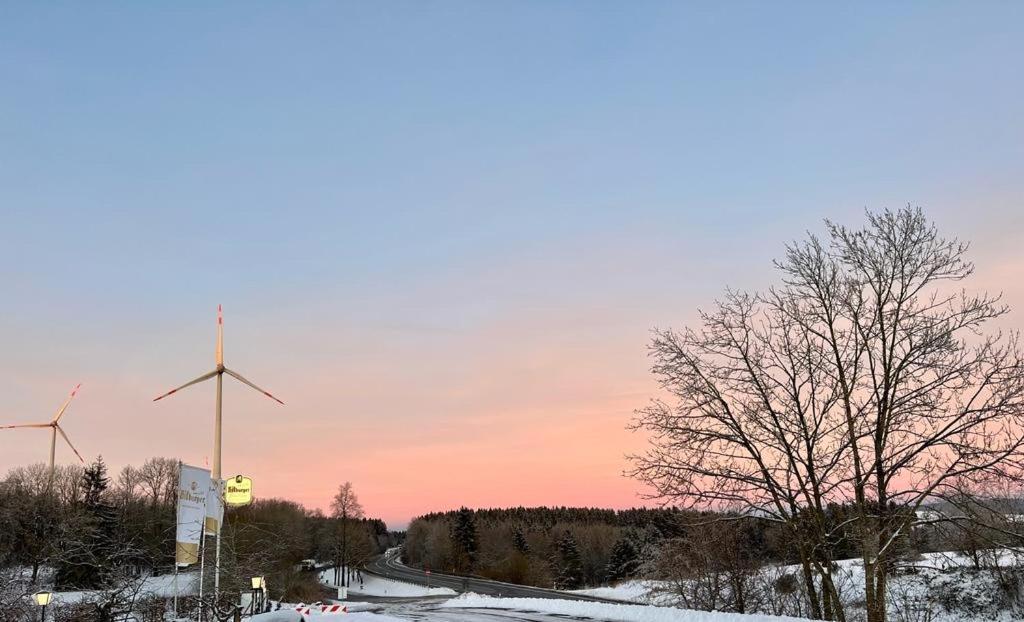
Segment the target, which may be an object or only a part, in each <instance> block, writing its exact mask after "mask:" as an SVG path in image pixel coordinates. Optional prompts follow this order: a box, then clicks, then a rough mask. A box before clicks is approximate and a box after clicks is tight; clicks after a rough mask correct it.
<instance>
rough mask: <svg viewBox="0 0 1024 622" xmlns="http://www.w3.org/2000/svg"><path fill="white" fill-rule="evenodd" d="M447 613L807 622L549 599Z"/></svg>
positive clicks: (473, 598)
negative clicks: (486, 611)
mask: <svg viewBox="0 0 1024 622" xmlns="http://www.w3.org/2000/svg"><path fill="white" fill-rule="evenodd" d="M441 607H445V608H451V609H519V610H522V609H525V610H527V611H535V612H537V613H548V614H554V615H562V616H574V617H583V618H593V619H596V620H608V621H610V622H807V621H806V620H805V619H802V618H788V617H781V616H769V615H757V614H739V613H722V612H717V611H692V610H688V609H674V608H672V607H655V606H653V605H614V604H610V603H594V602H586V601H578V600H556V599H549V598H494V597H492V596H482V595H480V594H472V593H470V594H463V595H462V596H460V597H458V598H453V599H451V600H449V601H447V602H444V603H442V604H441Z"/></svg>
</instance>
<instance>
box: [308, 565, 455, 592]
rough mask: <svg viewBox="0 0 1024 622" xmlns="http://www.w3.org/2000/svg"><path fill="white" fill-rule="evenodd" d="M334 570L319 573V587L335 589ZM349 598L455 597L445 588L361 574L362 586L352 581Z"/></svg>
mask: <svg viewBox="0 0 1024 622" xmlns="http://www.w3.org/2000/svg"><path fill="white" fill-rule="evenodd" d="M333 581H334V570H333V569H330V568H329V569H327V570H324V571H322V572H321V573H320V583H321V585H326V586H327V587H330V588H335V587H336V586H335V585H334V583H333ZM348 593H349V596H377V597H390V598H423V597H424V596H455V591H454V590H450V589H448V588H446V587H432V588H426V587H424V586H422V585H416V584H415V583H405V582H403V581H395V580H393V579H385V578H383V577H378V576H376V575H371V574H368V573H363V584H362V586H360V585H359V581H357V580H353V581H352V585H351V586H349V588H348Z"/></svg>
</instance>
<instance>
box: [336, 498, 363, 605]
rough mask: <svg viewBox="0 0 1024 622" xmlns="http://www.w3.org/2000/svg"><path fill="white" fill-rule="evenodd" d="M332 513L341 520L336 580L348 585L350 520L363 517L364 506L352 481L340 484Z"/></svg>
mask: <svg viewBox="0 0 1024 622" xmlns="http://www.w3.org/2000/svg"><path fill="white" fill-rule="evenodd" d="M331 515H332V516H333V517H334V518H336V519H338V520H339V525H338V541H337V546H336V549H335V567H334V577H335V579H334V582H335V584H336V585H348V582H349V578H348V564H349V561H350V560H351V558H352V555H351V551H350V550H349V548H350V547H349V538H348V535H349V521H350V520H360V519H362V518H363V516H364V513H363V506H362V504H360V503H359V498H358V497H356V491H355V488H353V487H352V482H345V483H344V484H342V485H341V486H338V493H337V494H336V495H334V499H333V500H332V501H331Z"/></svg>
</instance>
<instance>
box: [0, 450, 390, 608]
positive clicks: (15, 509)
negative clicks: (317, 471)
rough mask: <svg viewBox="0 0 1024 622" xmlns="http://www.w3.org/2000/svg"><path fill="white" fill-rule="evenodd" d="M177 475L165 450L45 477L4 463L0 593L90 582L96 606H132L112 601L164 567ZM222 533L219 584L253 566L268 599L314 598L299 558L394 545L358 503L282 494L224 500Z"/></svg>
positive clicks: (356, 558) (360, 557) (230, 586)
mask: <svg viewBox="0 0 1024 622" xmlns="http://www.w3.org/2000/svg"><path fill="white" fill-rule="evenodd" d="M177 478H178V461H177V460H173V459H169V458H151V459H149V460H147V461H146V462H145V463H144V464H142V465H141V466H131V465H129V466H125V467H124V468H123V469H121V470H120V471H119V472H118V473H117V474H116V475H114V476H111V475H110V474H109V473H108V472H107V467H106V465H105V464H104V462H103V460H102V458H99V459H97V460H96V461H95V462H93V463H91V464H89V465H88V466H85V467H79V466H59V467H57V468H56V469H55V471H54V474H53V479H52V484H51V480H50V474H49V469H48V467H46V466H45V465H42V464H36V465H31V466H27V467H18V468H15V469H12V470H11V471H10V472H9V473H8V474H7V475H6V477H4V478H3V479H2V480H0V575H4V577H6V580H5V581H0V583H3V585H0V587H4V588H5V590H0V591H4V594H3V595H0V598H8V599H17V598H18V597H19V596H21V594H20V592H25V593H31V591H34V590H35V589H36V586H37V585H41V584H45V585H46V586H47V587H48V588H51V589H56V590H59V591H67V590H97V593H98V594H99V598H100V599H101V600H102V599H103V598H107V599H108V600H109V601H110V602H97V603H91V604H90V605H93V606H94V609H96V611H100V610H101V609H102V608H103V607H106V608H107V609H118V608H120V609H125V608H131V607H133V606H136V604H135V603H131V602H119V601H124V600H125V598H126V597H127V596H126V595H125V594H124V587H125V586H126V585H131V584H132V580H133V579H137V578H139V577H145V576H151V575H158V574H164V573H168V572H172V570H173V555H174V540H175V530H176V503H177ZM349 486H350V485H349ZM325 496H326V495H325ZM221 535H222V546H221V568H222V572H221V587H222V590H223V592H224V594H225V595H226V596H225V598H226V600H231V599H233V602H237V600H238V597H237V595H238V593H239V592H241V591H247V590H248V589H249V587H248V585H249V578H250V577H252V576H256V575H262V576H266V578H267V585H268V588H269V590H270V593H271V595H272V597H274V598H284V599H286V600H291V601H296V602H298V601H302V600H307V601H309V600H316V599H318V598H319V597H320V596H319V594H320V589H319V587H318V586H317V583H316V581H315V578H314V576H313V575H312V574H311V573H308V572H305V573H304V572H302V571H301V570H300V569H299V564H300V562H301V561H302V560H304V559H310V558H312V559H319V560H325V561H327V560H338V559H342V558H344V559H346V560H347V562H348V563H349V564H350V565H352V566H357V565H359V564H361V563H363V562H365V561H366V560H367V559H369V558H370V557H372V556H374V555H376V554H378V553H380V552H381V551H383V550H384V549H385V548H386V547H388V546H391V545H392V544H393V536H392V535H391V534H389V533H388V531H387V526H386V525H385V524H384V522H383V521H381V520H378V519H368V518H363V516H362V513H361V512H358V513H356V515H354V516H353V515H351V514H349V515H347V516H345V517H344V518H343V517H342V516H340V515H339V516H333V515H325V514H324V513H323V512H321V511H319V510H309V509H306V508H304V507H303V506H301V505H299V504H298V503H295V502H292V501H286V500H282V499H258V500H256V501H254V502H253V503H252V504H251V505H248V506H245V507H241V508H230V509H228V510H227V512H226V515H225V520H224V525H223V528H222V532H221ZM212 540H213V539H212V538H209V539H208V543H207V546H208V549H212V544H211V543H212ZM211 554H212V553H211ZM4 577H0V578H4ZM15 579H17V580H15ZM136 583H137V582H136ZM211 606H212V604H211ZM75 615H77V616H80V618H79V619H91V618H95V619H105V618H106V617H108V616H107V615H106V614H97V615H96V616H91V617H90V615H89V614H88V612H78V613H76V614H75Z"/></svg>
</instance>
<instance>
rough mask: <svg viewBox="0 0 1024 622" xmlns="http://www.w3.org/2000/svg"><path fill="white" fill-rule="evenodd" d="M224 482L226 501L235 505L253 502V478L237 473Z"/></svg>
mask: <svg viewBox="0 0 1024 622" xmlns="http://www.w3.org/2000/svg"><path fill="white" fill-rule="evenodd" d="M224 484H225V488H224V502H225V503H227V504H228V505H231V506H235V507H238V506H240V505H249V504H250V503H252V479H250V478H248V477H246V476H244V475H236V476H234V477H232V478H231V479H229V480H228V481H226V482H225V483H224Z"/></svg>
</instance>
